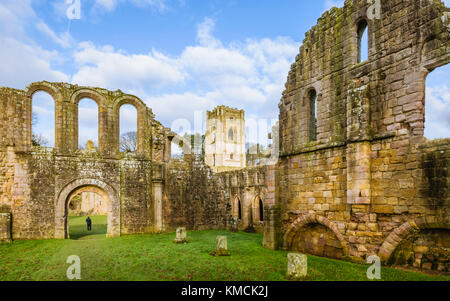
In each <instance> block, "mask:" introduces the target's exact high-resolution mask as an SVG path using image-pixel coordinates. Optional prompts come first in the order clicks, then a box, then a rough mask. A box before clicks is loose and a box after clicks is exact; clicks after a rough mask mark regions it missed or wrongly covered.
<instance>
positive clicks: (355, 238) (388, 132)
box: [265, 0, 450, 269]
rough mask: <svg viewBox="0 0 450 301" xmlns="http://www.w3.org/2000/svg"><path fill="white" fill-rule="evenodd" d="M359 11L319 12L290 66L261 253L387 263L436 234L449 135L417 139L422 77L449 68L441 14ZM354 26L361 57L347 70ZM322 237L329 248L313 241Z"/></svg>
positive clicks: (423, 9)
mask: <svg viewBox="0 0 450 301" xmlns="http://www.w3.org/2000/svg"><path fill="white" fill-rule="evenodd" d="M368 8H369V4H367V1H365V0H353V1H349V0H347V1H346V2H345V6H344V7H343V8H340V9H337V8H333V9H332V10H330V11H328V12H326V13H324V14H323V16H322V17H321V18H320V19H319V20H318V24H317V25H316V26H314V27H313V28H312V29H311V30H310V31H309V32H308V33H306V38H305V40H304V42H303V45H302V46H301V48H300V54H299V55H298V56H297V58H296V61H295V63H294V64H293V65H292V68H291V71H290V73H289V76H288V81H287V83H286V90H285V91H284V93H283V97H282V100H281V103H280V105H279V107H280V155H281V158H280V161H279V163H278V165H277V167H276V177H275V185H274V189H273V190H274V191H275V203H274V206H273V209H271V210H272V211H271V212H269V213H268V214H269V215H271V216H273V218H274V219H277V218H278V217H277V216H279V222H277V221H276V220H272V221H271V222H272V223H273V224H272V225H270V226H269V225H267V226H266V230H265V236H267V237H269V236H271V237H272V239H270V240H269V242H271V243H269V244H267V246H268V247H272V248H276V247H284V248H286V249H295V248H297V249H298V248H301V249H309V250H313V253H322V254H325V255H326V256H329V257H336V258H339V257H346V258H352V259H354V260H363V259H364V258H366V257H367V256H368V255H372V254H379V255H380V257H381V258H382V259H383V260H384V261H385V262H387V261H388V259H389V257H390V256H391V254H392V253H393V252H394V250H395V249H396V247H397V246H398V245H399V243H400V242H401V241H402V240H404V239H409V238H408V237H410V235H413V233H414V232H416V231H428V229H436V230H438V231H441V232H436V233H447V234H442V235H448V231H449V228H450V220H449V214H450V213H449V189H448V187H449V183H450V182H449V181H450V178H449V175H448V170H449V167H450V163H449V162H450V161H449V154H450V153H449V147H450V146H449V144H450V140H449V139H444V140H437V141H427V140H426V139H425V138H424V137H423V134H424V122H425V117H424V106H425V105H426V99H425V80H426V76H427V75H428V73H429V72H431V71H432V70H434V69H435V68H437V67H439V66H442V65H445V64H448V63H449V62H450V41H449V32H450V25H449V16H450V14H449V9H448V8H446V7H445V6H444V4H443V3H442V2H441V1H434V0H433V1H381V18H380V19H376V18H375V19H369V18H368V17H367V11H368ZM361 20H365V21H366V22H367V24H368V33H369V59H368V60H367V61H365V62H361V63H358V61H357V57H358V33H357V32H358V30H357V29H358V25H359V24H360V23H359V22H360V21H361ZM311 91H315V92H316V94H317V100H316V101H315V104H316V106H317V121H316V122H312V121H311V120H312V117H311V108H312V107H311V101H310V97H309V96H310V95H311ZM312 127H314V128H312ZM312 132H315V133H316V135H315V136H316V137H315V138H316V139H311V137H312V136H311V133H312ZM305 227H308V229H309V230H308V231H306V232H309V234H308V235H304V233H306V232H305ZM324 227H325V228H327V229H328V230H327V231H325V230H324ZM324 231H325V232H324ZM302 233H303V234H302ZM331 234H333V235H334V237H335V239H334V240H333V242H332V245H333V247H335V249H334V250H335V252H333V251H332V250H333V249H332V248H328V249H327V246H328V247H329V245H328V243H323V242H324V240H323V239H320V237H329V236H330V235H331ZM274 237H275V238H274ZM299 237H300V238H299ZM318 238H319V239H318ZM265 239H266V238H265ZM325 241H327V242H328V241H330V239H327V240H325ZM336 241H339V243H340V247H339V246H337V245H336V243H335V242H336ZM428 241H433V240H428ZM299 245H300V246H299ZM443 245H445V244H443ZM446 248H447V249H446V250H447V251H446V252H447V254H448V251H449V249H448V247H446ZM330 252H331V253H330ZM441 260H442V259H441ZM446 260H447V262H448V260H449V257H448V256H447V259H446ZM437 266H438V265H437V264H436V265H433V268H436V269H437Z"/></svg>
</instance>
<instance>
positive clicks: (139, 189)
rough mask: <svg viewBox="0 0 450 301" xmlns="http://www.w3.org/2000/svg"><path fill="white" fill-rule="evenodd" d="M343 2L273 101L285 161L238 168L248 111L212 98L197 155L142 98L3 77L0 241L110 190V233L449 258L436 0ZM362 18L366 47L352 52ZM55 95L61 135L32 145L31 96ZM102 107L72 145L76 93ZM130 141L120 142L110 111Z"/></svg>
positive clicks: (444, 265) (449, 144)
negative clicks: (436, 88) (433, 117)
mask: <svg viewBox="0 0 450 301" xmlns="http://www.w3.org/2000/svg"><path fill="white" fill-rule="evenodd" d="M367 2H368V1H367V0H347V1H345V6H344V7H343V8H339V9H338V8H333V9H331V10H330V11H328V12H326V13H324V14H323V15H322V16H321V17H320V18H319V20H318V24H317V25H315V26H314V27H313V28H311V30H310V31H308V32H307V33H306V38H305V40H304V41H303V44H302V46H301V48H300V53H299V54H298V56H297V57H296V59H295V62H294V64H293V65H292V67H291V70H290V72H289V75H288V79H287V83H286V89H285V91H284V92H283V95H282V98H281V102H280V103H279V110H280V112H279V145H278V147H279V151H278V153H277V155H278V157H279V159H278V162H277V163H276V164H273V165H264V166H259V167H252V168H248V167H246V166H245V126H244V112H243V111H238V110H234V109H231V108H227V107H223V106H220V107H218V108H216V109H215V110H214V111H213V112H208V120H209V121H208V125H207V133H206V139H205V150H206V152H205V157H204V159H202V158H200V157H198V156H194V155H185V156H184V158H183V159H177V160H175V159H171V143H172V141H173V139H174V138H176V137H177V135H176V134H175V133H173V132H172V131H171V130H170V129H168V128H165V127H164V126H163V125H162V124H161V123H159V122H158V121H157V120H156V119H155V115H154V114H153V113H152V110H151V109H150V108H148V107H146V105H145V104H144V103H143V102H142V101H141V100H140V99H139V98H137V97H135V96H132V95H127V94H124V93H122V92H121V91H115V92H112V91H107V90H104V89H100V88H89V87H79V86H76V85H71V84H64V83H49V82H39V83H34V84H31V85H29V86H28V87H27V88H26V89H25V90H15V89H11V88H1V89H0V240H3V241H11V240H19V239H48V238H57V239H64V238H67V237H68V223H67V219H68V203H69V201H70V200H71V199H72V198H73V197H74V196H76V195H78V194H80V193H83V192H95V193H97V194H99V195H101V196H102V197H103V199H104V200H105V201H106V210H107V215H108V230H107V235H108V236H110V237H113V236H120V235H126V234H139V233H159V232H168V231H174V230H175V229H176V228H177V227H186V228H187V229H188V230H204V229H228V230H237V229H239V230H252V231H253V230H254V231H258V232H261V233H263V235H264V239H263V244H264V246H265V247H266V248H270V249H285V250H295V251H300V252H304V253H308V254H313V255H318V256H325V257H331V258H337V259H344V260H353V261H363V260H365V259H366V258H367V257H368V256H370V255H378V256H379V257H380V258H381V259H382V261H383V262H384V263H385V264H400V265H405V264H407V265H410V266H414V267H417V268H421V269H427V270H438V271H442V272H448V271H449V270H450V255H449V254H450V210H449V209H450V193H449V190H450V189H449V187H450V175H449V170H450V140H449V139H440V140H435V141H429V140H427V139H425V138H424V124H425V117H424V116H425V115H424V109H425V105H426V99H425V80H426V77H427V75H428V74H429V73H430V72H431V71H433V70H434V69H435V68H438V67H440V66H443V65H446V64H448V63H449V62H450V39H449V35H450V10H449V9H448V8H446V7H445V6H444V4H443V3H442V2H441V1H439V0H417V1H408V0H403V1H402V0H389V1H381V16H380V17H379V18H369V17H368V14H367V11H368V8H369V6H370V3H369V4H368V3H367ZM369 2H370V1H369ZM364 29H367V30H368V36H369V42H368V43H369V56H368V59H367V60H365V61H362V60H361V58H360V48H361V37H360V34H361V32H362V31H363V30H364ZM37 91H45V92H47V93H49V94H50V95H51V96H52V97H53V99H54V101H55V116H56V124H55V133H56V134H55V147H54V148H51V149H49V148H42V147H35V146H33V145H32V143H31V135H32V130H31V123H32V120H31V119H32V96H33V94H34V93H35V92H37ZM83 98H91V99H93V100H94V101H96V102H97V104H98V107H99V143H98V150H79V149H78V124H77V123H78V103H79V101H80V100H82V99H83ZM124 104H131V105H133V106H134V107H135V108H136V110H137V112H138V118H137V124H138V127H137V129H138V133H137V139H138V149H137V151H136V152H135V153H121V152H120V151H119V112H120V107H121V106H122V105H124Z"/></svg>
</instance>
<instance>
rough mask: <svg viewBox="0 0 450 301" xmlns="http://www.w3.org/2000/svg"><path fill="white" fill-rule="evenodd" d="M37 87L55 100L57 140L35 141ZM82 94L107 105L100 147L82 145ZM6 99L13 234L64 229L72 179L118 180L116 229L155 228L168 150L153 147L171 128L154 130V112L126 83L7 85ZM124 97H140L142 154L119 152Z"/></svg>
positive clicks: (2, 114)
mask: <svg viewBox="0 0 450 301" xmlns="http://www.w3.org/2000/svg"><path fill="white" fill-rule="evenodd" d="M36 91H45V92H47V93H49V94H50V95H51V96H52V97H53V99H54V101H55V117H56V118H55V119H56V120H55V121H56V122H55V123H56V124H55V132H56V133H55V148H42V147H33V146H32V145H31V101H32V95H33V94H34V93H35V92H36ZM82 98H91V99H93V100H94V101H96V102H97V104H98V108H99V148H98V150H97V151H94V152H90V151H83V150H78V135H77V128H78V102H79V100H81V99H82ZM0 100H1V105H2V109H1V110H0V129H1V130H2V131H1V132H0V179H1V182H0V211H1V212H7V213H11V214H12V237H13V239H30V238H33V239H34V238H39V239H40V238H54V237H58V238H61V236H62V237H64V222H63V221H60V220H62V219H63V218H64V217H63V216H62V214H64V213H63V212H62V211H61V212H60V211H58V210H63V209H58V208H61V207H58V206H59V204H58V198H59V197H60V196H61V194H62V193H63V191H64V189H67V187H72V188H71V189H76V188H77V187H76V186H74V185H75V184H76V183H80V184H79V185H86V184H88V183H90V184H89V185H105V187H106V186H107V187H112V188H111V189H110V191H109V193H110V194H112V195H113V196H114V200H116V199H117V200H118V203H117V204H116V205H115V207H116V208H115V209H114V210H113V211H114V212H115V213H114V221H115V222H119V223H120V224H119V228H117V226H114V227H115V229H114V231H115V232H114V235H117V234H120V233H122V234H131V233H143V232H152V231H154V218H155V216H154V201H153V191H152V185H153V182H152V173H153V165H154V164H160V163H162V160H164V156H162V157H161V158H160V157H156V158H153V155H152V149H153V148H155V147H154V145H153V140H154V138H155V139H156V140H157V139H160V140H164V137H165V136H164V132H165V129H164V128H163V127H162V126H160V127H158V131H157V132H156V134H154V133H153V125H154V123H153V120H154V119H153V118H154V115H153V114H152V112H151V110H150V109H148V108H147V107H146V106H145V105H144V104H143V102H142V101H140V100H139V99H138V98H136V97H134V96H131V95H126V94H123V93H122V92H120V91H115V92H111V91H107V90H105V89H100V88H88V87H79V86H75V85H70V84H64V83H49V82H39V83H34V84H31V85H30V86H29V87H27V89H25V90H24V91H21V90H14V89H9V88H1V89H0ZM123 104H132V105H134V106H135V107H136V109H137V112H138V116H137V124H138V126H137V128H138V152H137V153H136V154H123V153H119V152H118V147H119V144H118V142H119V137H118V136H119V109H120V106H121V105H123ZM163 151H165V150H164V149H163ZM153 160H159V162H154V161H153ZM74 183H75V184H74ZM83 183H84V184H83ZM102 188H103V187H102ZM69 192H70V191H69ZM69 192H67V193H69ZM58 225H61V226H60V227H62V228H60V231H59V230H58V227H59V226H58ZM58 231H59V232H58ZM61 231H62V232H61Z"/></svg>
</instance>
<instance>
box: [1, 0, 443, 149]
mask: <svg viewBox="0 0 450 301" xmlns="http://www.w3.org/2000/svg"><path fill="white" fill-rule="evenodd" d="M447 2H448V1H447ZM342 3H343V1H332V0H316V1H304V0H282V1H275V0H208V1H207V0H81V19H80V20H72V21H69V20H68V18H67V16H66V10H67V8H68V4H66V0H55V1H44V0H0V45H2V47H1V48H0V69H1V70H2V72H0V86H9V87H14V88H19V89H23V88H25V87H26V86H27V85H28V84H29V83H31V82H34V81H40V80H48V81H64V82H70V83H76V84H80V85H88V86H100V87H104V88H107V89H111V90H116V89H121V90H122V91H125V92H127V93H131V94H135V95H136V96H138V97H140V98H141V99H142V100H143V101H145V102H146V104H147V105H148V106H149V107H150V108H152V109H153V112H154V113H155V114H156V118H157V119H158V120H159V121H161V122H163V124H164V125H165V126H168V127H171V126H172V125H173V124H174V122H176V120H177V119H180V118H181V119H188V120H190V121H192V120H193V118H194V111H202V112H205V111H206V110H210V109H212V108H213V107H215V106H216V105H220V104H224V105H228V106H232V107H237V108H242V109H245V110H246V117H247V118H254V119H267V120H269V121H270V120H271V119H276V118H277V117H278V102H279V100H280V98H281V92H282V91H283V88H284V83H285V81H286V77H287V73H288V71H289V68H290V65H291V63H292V62H293V61H294V58H295V56H296V55H297V53H298V49H299V47H300V45H301V41H302V40H303V38H304V34H305V32H306V31H307V30H308V29H309V28H310V27H311V26H313V25H314V24H316V22H317V19H318V18H319V17H320V16H321V14H322V13H323V12H324V11H325V10H326V9H329V8H331V7H332V6H334V5H336V6H341V5H342ZM444 74H447V75H448V70H446V71H444ZM442 78H443V77H439V76H437V79H436V80H429V81H428V82H427V84H429V85H430V87H431V88H432V89H429V91H428V92H427V93H428V94H427V97H430V99H431V102H433V103H434V106H435V107H436V108H439V110H433V108H431V109H430V110H427V114H430V115H433V114H434V113H436V112H434V111H437V113H439V114H440V115H439V116H441V119H435V118H430V120H433V121H434V123H435V125H433V124H432V125H431V126H430V127H429V128H428V129H427V130H428V131H429V132H430V134H429V135H428V136H429V137H431V138H434V136H436V137H437V136H444V137H449V136H450V135H449V132H450V131H449V129H450V121H449V120H448V119H449V118H448V116H450V110H449V109H448V108H449V103H450V97H449V96H448V91H449V88H450V84H449V83H448V81H447V82H443V81H442ZM444 78H446V79H447V78H448V76H444ZM442 91H444V93H442ZM445 91H446V92H445ZM445 93H446V94H445ZM442 95H446V96H442ZM444 97H447V98H444ZM35 98H36V99H35V101H34V107H35V108H36V111H37V112H38V113H39V116H40V118H39V123H38V125H37V126H35V128H34V129H35V130H36V131H38V132H40V133H43V134H44V135H45V136H46V137H47V138H48V140H49V141H50V142H53V140H54V137H53V135H54V134H53V133H54V132H53V125H52V123H53V122H54V121H53V119H52V117H51V116H50V115H51V111H49V110H48V106H49V105H51V100H49V99H48V97H47V98H46V97H45V94H44V93H39V94H38V95H36V97H35ZM88 103H89V102H88V101H86V104H83V106H82V107H81V108H82V111H83V114H80V122H81V124H82V126H81V128H80V142H81V143H85V141H86V140H87V139H89V138H92V139H94V140H95V138H93V136H95V135H96V128H95V126H94V125H95V124H96V120H95V116H96V111H95V106H93V105H92V104H91V105H88ZM434 106H433V107H434ZM123 112H124V114H123V118H122V120H121V126H122V127H123V131H124V132H126V131H129V130H132V129H133V128H134V127H135V122H136V119H135V111H133V109H132V108H131V107H124V108H123ZM442 120H443V121H444V124H446V126H443V123H442ZM445 122H446V123H445ZM433 126H436V128H433Z"/></svg>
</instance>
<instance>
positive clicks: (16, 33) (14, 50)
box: [0, 0, 69, 89]
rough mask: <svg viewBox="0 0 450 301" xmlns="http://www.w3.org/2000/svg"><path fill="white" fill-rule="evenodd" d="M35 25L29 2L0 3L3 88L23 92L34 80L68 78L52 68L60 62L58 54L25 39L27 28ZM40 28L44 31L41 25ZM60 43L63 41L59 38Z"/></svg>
mask: <svg viewBox="0 0 450 301" xmlns="http://www.w3.org/2000/svg"><path fill="white" fill-rule="evenodd" d="M38 22H39V20H37V17H36V13H35V12H34V10H33V8H32V6H31V1H30V0H4V1H2V2H1V3H0V45H2V46H1V47H0V58H1V59H0V70H1V72H0V83H1V85H2V86H10V87H14V88H20V89H23V88H24V87H25V86H27V85H28V84H30V83H31V82H34V81H41V80H44V79H45V80H49V81H66V80H68V79H69V77H68V76H67V75H66V74H64V73H63V72H61V71H58V70H56V69H55V68H54V67H53V65H56V64H58V63H59V62H60V61H61V56H60V53H59V52H57V51H55V50H53V51H49V50H46V49H44V48H43V47H41V46H39V45H37V44H36V43H35V42H34V41H33V39H30V38H29V37H28V36H27V34H26V31H27V28H28V27H31V26H34V25H36V23H38ZM41 29H44V27H42V25H41ZM46 29H47V33H50V32H52V31H51V29H50V28H48V26H47V28H46ZM55 37H57V36H56V35H55ZM60 42H63V39H62V37H61V41H60Z"/></svg>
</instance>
